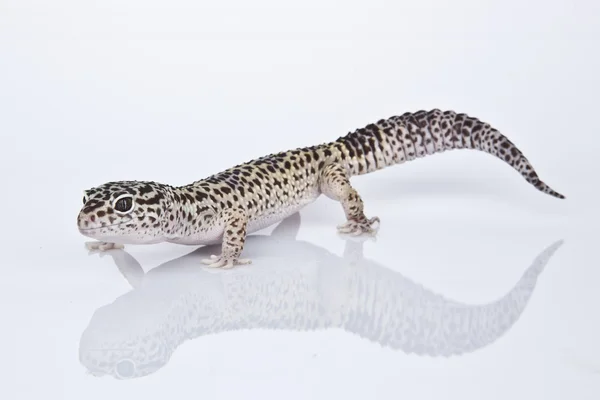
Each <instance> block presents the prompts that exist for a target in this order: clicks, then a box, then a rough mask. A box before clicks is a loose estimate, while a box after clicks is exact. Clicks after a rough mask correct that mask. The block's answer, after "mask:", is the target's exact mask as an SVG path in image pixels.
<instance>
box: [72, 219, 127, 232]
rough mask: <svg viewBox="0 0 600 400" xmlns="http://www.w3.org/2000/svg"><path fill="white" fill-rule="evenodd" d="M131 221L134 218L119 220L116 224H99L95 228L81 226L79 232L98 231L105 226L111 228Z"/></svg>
mask: <svg viewBox="0 0 600 400" xmlns="http://www.w3.org/2000/svg"><path fill="white" fill-rule="evenodd" d="M131 221H133V218H129V219H128V220H125V221H121V222H117V223H116V224H110V225H104V226H97V227H95V228H81V227H79V232H93V231H97V230H100V229H104V228H111V227H115V226H119V225H123V224H127V223H129V222H131Z"/></svg>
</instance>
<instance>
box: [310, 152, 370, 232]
mask: <svg viewBox="0 0 600 400" xmlns="http://www.w3.org/2000/svg"><path fill="white" fill-rule="evenodd" d="M319 188H320V190H321V192H322V193H323V194H324V195H325V196H327V197H329V198H330V199H332V200H335V201H339V202H340V203H341V204H342V207H343V208H344V213H345V214H346V222H345V223H344V224H341V225H338V227H337V230H338V232H339V233H344V234H350V235H353V236H358V235H362V234H365V233H366V234H369V235H374V234H375V233H377V229H374V228H373V225H374V224H377V225H379V223H380V221H379V217H372V218H367V217H366V216H365V213H364V204H363V201H362V199H361V198H360V196H359V194H358V192H357V191H356V189H354V188H353V187H352V185H351V184H350V179H349V178H348V174H347V173H346V171H345V170H344V168H343V167H342V166H341V165H339V164H331V165H328V166H326V167H325V168H324V169H323V171H322V172H321V177H320V181H319Z"/></svg>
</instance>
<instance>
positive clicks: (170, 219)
mask: <svg viewBox="0 0 600 400" xmlns="http://www.w3.org/2000/svg"><path fill="white" fill-rule="evenodd" d="M453 149H474V150H480V151H483V152H486V153H489V154H491V155H494V156H496V157H498V158H499V159H501V160H503V161H504V162H506V163H507V164H509V165H510V166H511V167H513V168H514V169H515V170H517V171H518V172H519V173H520V174H521V175H522V176H523V177H524V178H525V180H527V182H529V183H530V184H532V185H533V186H534V187H535V188H537V189H538V190H540V191H542V192H544V193H546V194H549V195H551V196H554V197H557V198H560V199H563V198H565V197H564V196H563V195H562V194H560V193H557V192H556V191H554V190H552V189H551V188H550V187H549V186H548V185H546V184H545V183H544V182H543V181H542V180H541V179H540V178H539V177H538V175H537V173H536V172H535V170H534V168H533V166H532V165H531V164H530V162H529V161H528V160H527V158H526V157H525V156H524V155H523V154H522V153H521V151H520V150H519V149H518V148H517V147H516V146H515V145H514V144H513V143H512V142H511V141H510V140H509V139H508V138H507V137H505V136H504V135H502V134H501V133H500V132H499V131H498V130H496V129H495V128H493V127H492V126H491V125H490V124H488V123H486V122H483V121H480V120H479V119H477V118H473V117H470V116H468V115H466V114H462V113H456V112H454V111H441V110H439V109H433V110H431V111H417V112H412V113H411V112H407V113H404V114H402V115H399V116H393V117H391V118H388V119H381V120H379V121H377V122H376V123H371V124H368V125H367V126H365V127H363V128H360V129H357V130H356V131H354V132H350V133H348V134H347V135H345V136H342V137H339V138H338V139H337V140H335V141H333V142H330V143H324V144H320V145H316V146H311V147H304V148H298V149H295V150H290V151H285V152H280V153H276V154H269V155H267V156H264V157H261V158H258V159H255V160H252V161H248V162H246V163H243V164H240V165H236V166H234V167H232V168H229V169H227V170H225V171H223V172H220V173H217V174H215V175H212V176H209V177H207V178H205V179H202V180H199V181H195V182H192V183H190V184H188V185H184V186H179V187H174V186H170V185H167V184H162V183H157V182H147V181H145V182H144V181H142V182H139V181H120V182H109V183H105V184H103V185H100V186H98V187H94V188H91V189H89V190H87V191H86V192H85V197H84V205H83V207H82V208H81V210H80V212H79V215H78V218H77V225H78V227H79V230H80V232H81V233H82V234H83V235H85V236H88V237H91V238H94V239H97V240H98V242H93V243H91V244H89V247H90V248H97V249H99V250H105V249H110V248H113V247H121V246H122V245H124V244H131V243H133V244H152V243H159V242H170V243H179V244H186V245H203V244H215V243H222V249H221V254H219V255H213V257H211V258H210V259H208V260H204V262H205V263H206V264H207V265H209V266H212V267H221V268H231V267H232V266H235V265H239V264H247V263H250V260H247V259H241V258H240V257H241V253H242V252H243V249H244V243H245V238H246V235H247V234H249V233H252V232H255V231H258V230H260V229H263V228H266V227H268V226H270V225H273V224H275V223H277V222H279V221H281V220H283V219H284V218H286V217H288V216H290V215H292V214H294V213H295V212H297V211H299V210H300V209H302V208H303V207H305V206H306V205H308V204H310V203H312V202H314V201H315V200H316V199H317V198H318V197H319V196H320V195H321V194H324V195H326V197H329V198H331V199H333V200H335V201H338V202H339V203H340V205H341V207H342V208H343V210H344V213H345V216H346V222H345V223H344V224H342V225H340V226H338V231H339V232H341V233H349V234H352V235H360V234H363V233H367V234H372V233H374V232H375V229H374V228H373V225H375V224H376V223H379V218H377V217H372V218H368V217H367V216H366V215H365V214H364V203H363V201H362V199H361V197H360V196H359V194H358V193H357V191H356V190H355V189H354V188H353V187H352V185H351V184H350V178H351V177H352V176H356V175H363V174H367V173H371V172H374V171H377V170H379V169H382V168H385V167H387V166H391V165H395V164H401V163H404V162H407V161H411V160H415V159H417V158H421V157H425V156H427V155H431V154H435V153H440V152H444V151H447V150H453Z"/></svg>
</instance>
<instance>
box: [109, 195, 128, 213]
mask: <svg viewBox="0 0 600 400" xmlns="http://www.w3.org/2000/svg"><path fill="white" fill-rule="evenodd" d="M113 208H114V209H115V210H117V211H118V212H121V213H128V212H131V211H132V210H133V197H132V196H131V195H123V196H121V197H117V199H116V200H115V202H114V204H113Z"/></svg>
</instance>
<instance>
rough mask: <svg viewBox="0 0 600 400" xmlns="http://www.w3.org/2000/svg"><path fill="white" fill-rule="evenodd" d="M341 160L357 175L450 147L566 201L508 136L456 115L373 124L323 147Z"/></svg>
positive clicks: (437, 113)
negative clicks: (491, 159)
mask: <svg viewBox="0 0 600 400" xmlns="http://www.w3.org/2000/svg"><path fill="white" fill-rule="evenodd" d="M325 148H327V154H330V156H333V157H337V156H338V154H347V157H342V159H344V160H345V162H346V165H347V168H348V170H349V171H350V172H351V174H353V175H362V174H365V173H368V172H372V171H376V170H378V169H381V168H384V167H387V166H390V165H394V164H399V163H403V162H405V161H411V160H414V159H416V158H420V157H424V156H426V155H429V154H434V153H439V152H443V151H446V150H452V149H475V150H481V151H484V152H486V153H488V154H491V155H493V156H496V157H498V158H499V159H501V160H502V161H504V162H506V163H507V164H509V165H510V166H511V167H513V168H514V169H516V170H517V171H518V172H519V173H520V174H521V175H522V176H523V177H524V178H525V179H526V180H527V182H529V183H530V184H532V185H533V186H534V187H535V188H537V189H538V190H540V191H542V192H544V193H547V194H549V195H551V196H554V197H558V198H560V199H564V198H565V197H564V196H563V195H562V194H560V193H557V192H555V191H554V190H552V189H551V188H550V187H549V186H548V185H546V184H545V183H544V182H542V181H541V180H540V178H539V177H538V175H537V173H536V172H535V170H534V168H533V166H532V165H531V163H530V162H529V160H527V158H526V157H525V156H524V155H523V153H521V151H520V150H519V149H518V148H517V146H515V144H514V143H512V142H511V141H510V140H509V139H508V138H507V137H506V136H504V135H503V134H502V133H500V132H499V131H498V130H496V129H495V128H493V127H491V126H490V125H489V124H488V123H485V122H482V121H480V120H478V119H477V118H473V117H469V116H468V115H466V114H459V113H456V112H454V111H441V110H438V109H434V110H431V111H417V112H414V113H410V112H407V113H404V114H402V115H400V116H395V117H391V118H389V119H387V120H380V121H378V122H376V123H374V124H369V125H367V126H366V127H364V128H361V129H358V130H356V131H354V132H351V133H349V134H348V135H346V136H344V137H340V138H339V139H338V140H337V141H335V142H333V143H329V144H326V145H325Z"/></svg>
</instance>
